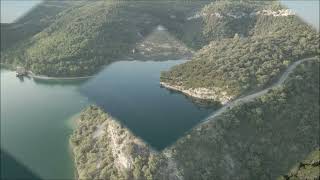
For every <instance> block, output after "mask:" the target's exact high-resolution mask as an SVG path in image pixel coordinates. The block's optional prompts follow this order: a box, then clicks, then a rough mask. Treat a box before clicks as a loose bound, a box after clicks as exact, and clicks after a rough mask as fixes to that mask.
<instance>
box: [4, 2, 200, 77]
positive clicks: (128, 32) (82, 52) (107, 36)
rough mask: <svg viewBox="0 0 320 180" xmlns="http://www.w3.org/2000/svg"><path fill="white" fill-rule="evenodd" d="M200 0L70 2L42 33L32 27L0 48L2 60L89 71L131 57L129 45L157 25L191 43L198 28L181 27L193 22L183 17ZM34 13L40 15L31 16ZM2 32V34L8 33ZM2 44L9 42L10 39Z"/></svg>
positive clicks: (61, 72)
mask: <svg viewBox="0 0 320 180" xmlns="http://www.w3.org/2000/svg"><path fill="white" fill-rule="evenodd" d="M203 4H204V3H202V2H197V3H184V2H171V3H165V2H152V1H150V2H140V1H138V2H126V1H112V0H109V1H88V2H82V3H81V2H79V3H77V2H75V3H74V4H72V5H71V6H70V7H68V8H66V9H65V10H63V11H62V12H60V13H58V14H57V15H56V16H54V18H53V19H54V21H50V22H51V23H50V25H49V26H47V27H46V28H44V29H43V30H41V32H39V33H34V32H33V31H32V33H30V35H28V36H27V38H24V39H23V40H22V41H21V42H19V43H17V44H15V46H13V47H11V48H9V49H6V50H5V51H3V52H2V53H1V54H2V57H1V59H2V63H6V64H14V65H15V64H20V65H23V66H25V67H26V68H28V69H30V70H32V71H33V72H34V73H36V74H44V75H49V76H83V75H89V74H94V73H96V72H97V71H98V70H99V69H100V68H101V67H102V66H103V65H105V64H108V63H110V62H112V61H116V60H119V59H121V58H122V59H123V58H125V57H127V56H130V55H131V52H132V49H134V48H135V47H136V46H137V44H138V43H139V42H141V41H143V40H144V39H145V38H147V37H148V35H149V33H151V32H153V31H154V30H155V29H156V28H157V26H158V25H162V26H164V27H166V29H167V30H168V32H169V33H170V34H171V35H172V36H173V37H175V38H176V39H178V40H181V41H183V42H185V44H186V46H189V47H191V48H192V46H195V45H193V37H196V36H195V34H194V33H195V32H196V30H195V29H196V28H197V27H195V28H193V29H192V32H191V28H186V27H189V26H190V23H192V24H194V23H198V22H197V20H196V21H192V22H189V21H186V17H187V16H189V15H192V14H193V12H194V11H196V10H199V9H200V8H201V7H202V6H203ZM34 13H38V12H37V11H35V12H34ZM31 14H32V12H31ZM30 16H31V15H30ZM34 16H35V17H38V16H39V17H40V16H42V15H41V14H40V15H38V16H36V15H33V16H31V17H30V19H32V18H33V17H34ZM36 32H37V31H36ZM5 33H6V31H5V32H4V34H3V36H7V34H5ZM192 33H193V34H194V35H192ZM7 41H9V42H7ZM4 43H5V44H7V43H10V39H7V40H6V42H4Z"/></svg>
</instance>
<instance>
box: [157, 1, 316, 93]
mask: <svg viewBox="0 0 320 180" xmlns="http://www.w3.org/2000/svg"><path fill="white" fill-rule="evenodd" d="M202 15H203V16H204V17H205V18H204V21H205V27H206V28H205V33H206V36H208V39H213V40H212V41H211V42H210V43H209V45H207V46H204V47H203V48H202V49H201V50H199V51H198V52H197V53H196V55H195V56H194V58H192V60H191V61H189V62H187V63H185V64H181V65H178V66H176V67H173V68H172V69H171V70H170V71H168V72H163V73H162V77H161V81H162V82H165V83H168V84H170V85H172V86H180V87H184V88H185V89H186V90H188V89H196V88H205V89H208V91H210V90H214V89H215V90H216V89H220V92H218V94H222V93H227V95H228V96H229V97H233V98H234V97H236V96H239V95H240V94H242V93H244V92H249V91H252V90H257V89H259V88H263V87H265V86H267V85H268V84H270V83H271V82H272V81H274V80H275V79H276V78H277V77H278V76H279V75H280V74H281V73H282V72H283V70H284V69H285V68H286V67H287V66H288V65H289V64H291V63H292V62H294V61H296V60H298V59H301V58H303V57H311V56H315V55H318V54H319V33H318V32H316V31H315V30H314V29H313V28H312V27H310V26H309V25H307V24H305V23H304V22H302V21H301V20H300V19H299V18H298V17H297V16H295V15H294V14H293V13H292V12H291V11H289V10H286V9H285V8H284V7H281V6H280V5H279V4H278V2H272V3H266V2H256V3H251V2H250V1H248V2H247V1H243V2H237V3H236V2H228V1H220V2H217V3H212V4H210V5H208V6H206V7H205V8H204V10H203V12H202Z"/></svg>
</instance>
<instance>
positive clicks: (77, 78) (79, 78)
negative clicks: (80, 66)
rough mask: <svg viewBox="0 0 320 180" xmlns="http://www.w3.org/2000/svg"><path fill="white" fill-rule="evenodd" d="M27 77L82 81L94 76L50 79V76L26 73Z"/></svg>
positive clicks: (51, 78) (54, 78)
mask: <svg viewBox="0 0 320 180" xmlns="http://www.w3.org/2000/svg"><path fill="white" fill-rule="evenodd" d="M28 75H29V76H30V77H32V78H33V79H39V80H82V79H90V78H93V77H95V75H93V76H78V77H51V76H43V75H35V74H34V73H33V72H32V71H28Z"/></svg>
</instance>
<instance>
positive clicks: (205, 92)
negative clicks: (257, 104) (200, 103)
mask: <svg viewBox="0 0 320 180" xmlns="http://www.w3.org/2000/svg"><path fill="white" fill-rule="evenodd" d="M160 85H161V86H163V87H166V88H168V89H171V90H175V91H180V92H182V93H184V94H186V95H188V96H191V97H194V98H197V99H203V100H212V101H218V102H220V103H221V104H226V103H228V102H229V101H230V100H232V99H233V98H234V97H233V96H230V95H228V94H227V92H225V91H223V90H222V89H221V88H218V87H217V88H212V89H208V88H185V87H183V86H179V85H172V84H169V83H166V82H160Z"/></svg>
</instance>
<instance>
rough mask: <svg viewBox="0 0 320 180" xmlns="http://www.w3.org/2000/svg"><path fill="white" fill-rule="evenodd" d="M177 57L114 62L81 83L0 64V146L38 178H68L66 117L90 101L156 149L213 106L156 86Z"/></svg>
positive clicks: (175, 137) (68, 130)
mask: <svg viewBox="0 0 320 180" xmlns="http://www.w3.org/2000/svg"><path fill="white" fill-rule="evenodd" d="M182 62H183V61H165V62H138V61H132V62H128V61H123V62H117V63H114V64H112V65H110V66H108V67H106V69H105V70H103V71H102V72H100V73H99V74H98V75H97V77H95V78H93V79H91V80H89V81H85V82H84V81H78V82H76V81H69V82H48V81H42V82H39V81H34V80H32V79H27V78H25V79H24V81H21V80H19V79H18V78H16V77H15V73H14V72H12V71H7V70H3V69H1V149H2V150H4V151H6V152H7V153H8V154H9V155H11V156H12V157H13V158H14V159H15V160H16V161H17V162H19V163H20V164H21V165H24V166H26V167H28V169H30V170H31V171H32V173H34V174H35V175H37V176H39V177H41V178H45V179H48V178H51V179H52V178H54V179H57V178H60V179H61V178H63V179H66V178H67V179H70V178H72V177H73V162H72V158H71V154H70V151H69V149H68V148H69V146H68V139H69V136H70V134H71V133H72V129H71V127H70V121H69V120H70V119H71V118H72V117H73V116H74V115H76V114H78V113H79V112H80V111H81V110H82V109H83V108H85V107H86V106H88V105H89V104H92V103H95V104H98V105H100V106H101V107H103V108H104V109H105V111H106V112H108V113H110V114H111V115H113V116H114V117H116V118H118V119H119V120H120V121H121V122H122V123H123V124H124V125H125V126H127V127H128V128H130V129H131V130H132V131H133V132H134V133H135V134H136V135H138V136H140V137H141V138H142V139H144V140H145V141H147V142H148V143H150V144H151V145H152V146H153V147H155V148H157V149H162V148H164V147H166V146H168V145H170V144H171V143H173V142H174V141H175V140H176V139H177V138H178V137H180V136H181V135H183V133H185V132H186V131H187V130H189V129H190V128H192V127H193V126H194V125H195V124H196V123H198V122H199V121H201V120H202V119H203V118H205V117H206V116H208V115H209V113H211V112H213V111H214V109H208V108H201V107H199V106H197V105H195V104H194V103H192V102H191V101H190V100H188V99H187V98H186V97H185V96H184V95H181V94H178V93H172V92H170V91H168V90H167V89H165V88H161V87H160V86H159V75H160V71H162V70H166V69H168V68H170V67H171V66H173V65H176V64H178V63H182ZM1 163H4V162H1Z"/></svg>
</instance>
